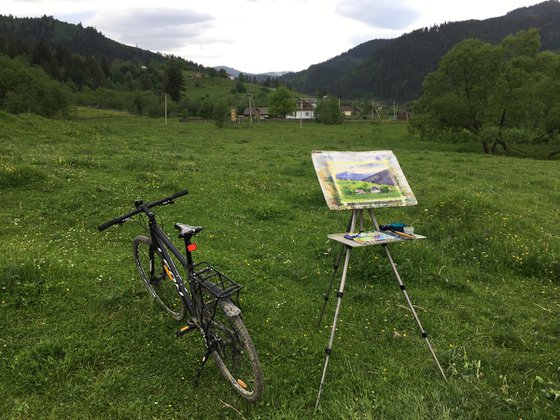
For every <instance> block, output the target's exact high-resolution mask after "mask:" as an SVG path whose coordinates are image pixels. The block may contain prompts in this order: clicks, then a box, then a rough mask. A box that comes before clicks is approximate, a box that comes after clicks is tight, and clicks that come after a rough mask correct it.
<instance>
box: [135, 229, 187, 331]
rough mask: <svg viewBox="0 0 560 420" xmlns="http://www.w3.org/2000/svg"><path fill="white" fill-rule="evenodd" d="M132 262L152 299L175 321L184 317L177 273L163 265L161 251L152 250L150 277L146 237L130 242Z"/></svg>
mask: <svg viewBox="0 0 560 420" xmlns="http://www.w3.org/2000/svg"><path fill="white" fill-rule="evenodd" d="M132 244H133V245H132V251H133V255H134V262H135V264H136V268H138V272H139V274H140V277H141V278H142V280H143V282H144V285H145V286H146V288H147V289H148V291H149V292H150V294H151V295H152V297H153V299H154V300H155V301H156V302H157V303H158V304H159V305H161V306H162V307H163V309H165V310H166V311H167V312H168V313H169V314H170V315H171V316H172V317H173V318H174V319H176V320H177V321H180V320H182V319H183V318H184V317H185V313H186V309H187V305H186V303H185V301H184V300H183V298H182V297H181V295H180V294H179V291H178V289H177V284H176V282H175V278H177V277H178V274H177V272H176V271H175V269H174V268H173V266H172V265H171V264H168V263H165V262H164V258H163V255H162V253H161V251H158V250H154V255H153V267H154V276H153V277H152V276H151V271H150V267H151V265H150V264H151V261H150V248H151V246H152V240H151V239H150V238H148V237H146V236H142V235H141V236H137V237H136V238H134V240H133V242H132Z"/></svg>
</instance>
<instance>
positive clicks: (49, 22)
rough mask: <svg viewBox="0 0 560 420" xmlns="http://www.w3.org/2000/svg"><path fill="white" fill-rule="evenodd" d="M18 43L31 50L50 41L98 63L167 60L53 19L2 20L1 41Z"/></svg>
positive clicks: (4, 18) (10, 17) (158, 55)
mask: <svg viewBox="0 0 560 420" xmlns="http://www.w3.org/2000/svg"><path fill="white" fill-rule="evenodd" d="M14 40H18V41H19V42H20V46H25V45H27V46H29V45H32V44H35V43H37V42H39V41H41V40H46V41H48V43H49V44H51V45H52V46H56V45H62V46H63V47H65V48H67V49H69V50H70V51H72V52H73V53H75V54H80V55H83V56H93V57H96V58H98V59H101V58H102V57H105V58H106V59H108V60H109V61H113V60H116V59H119V60H134V61H140V62H143V63H148V62H149V61H151V60H155V61H159V62H161V61H164V60H165V57H164V56H163V55H161V54H156V53H154V52H151V51H147V50H143V49H140V48H135V47H130V46H128V45H124V44H121V43H119V42H116V41H113V40H112V39H109V38H107V37H105V36H104V35H103V34H102V33H101V32H99V31H97V30H96V29H95V28H92V27H86V28H84V27H83V26H82V25H81V24H78V25H74V24H71V23H66V22H61V21H59V20H57V19H54V18H53V17H52V16H43V17H41V18H18V17H13V16H0V41H1V42H3V43H8V42H10V41H14Z"/></svg>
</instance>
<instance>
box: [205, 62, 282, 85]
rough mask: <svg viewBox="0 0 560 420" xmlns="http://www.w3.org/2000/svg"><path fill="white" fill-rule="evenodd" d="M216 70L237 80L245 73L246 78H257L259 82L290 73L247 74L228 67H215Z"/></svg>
mask: <svg viewBox="0 0 560 420" xmlns="http://www.w3.org/2000/svg"><path fill="white" fill-rule="evenodd" d="M214 68H215V69H216V70H221V69H224V70H225V71H226V72H227V74H229V75H231V76H233V77H235V78H237V77H239V75H240V74H241V73H243V74H244V75H245V77H250V78H253V77H254V78H256V79H257V81H258V82H260V81H262V80H265V79H266V78H271V77H281V76H283V75H285V74H287V73H289V72H287V71H269V72H266V73H246V72H244V71H241V70H237V69H234V68H233V67H228V66H215V67H214Z"/></svg>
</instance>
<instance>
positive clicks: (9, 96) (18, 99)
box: [0, 55, 71, 117]
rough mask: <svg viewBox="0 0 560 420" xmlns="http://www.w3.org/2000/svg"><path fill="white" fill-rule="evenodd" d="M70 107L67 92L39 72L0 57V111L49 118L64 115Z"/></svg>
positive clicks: (36, 68) (33, 68) (22, 63)
mask: <svg viewBox="0 0 560 420" xmlns="http://www.w3.org/2000/svg"><path fill="white" fill-rule="evenodd" d="M70 103H71V100H70V93H69V92H68V90H67V89H66V88H65V87H64V86H62V85H61V84H60V83H58V82H56V81H54V80H52V79H51V78H50V77H49V76H47V74H46V73H45V72H44V71H43V70H42V69H40V68H38V67H30V66H28V65H27V64H25V63H24V62H23V61H21V60H18V59H11V58H8V57H6V56H2V55H0V107H2V108H4V109H5V110H6V111H8V112H11V113H12V114H21V113H24V112H30V113H33V114H37V115H42V116H44V117H52V116H53V115H55V114H58V113H62V114H64V115H66V114H67V113H68V110H69V108H70Z"/></svg>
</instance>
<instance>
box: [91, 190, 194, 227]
mask: <svg viewBox="0 0 560 420" xmlns="http://www.w3.org/2000/svg"><path fill="white" fill-rule="evenodd" d="M188 193H189V192H188V191H187V190H183V191H179V192H176V193H175V194H171V195H170V196H168V197H164V198H162V199H161V200H157V201H152V202H151V203H144V204H140V205H137V207H136V209H134V210H132V211H131V212H129V213H127V214H123V215H122V216H119V217H116V218H114V219H112V220H109V221H108V222H105V223H102V224H100V225H99V226H97V229H98V230H99V231H103V230H105V229H107V228H108V227H111V226H113V225H117V224H118V225H120V224H123V223H124V222H126V221H127V220H128V219H130V218H131V217H132V216H135V215H137V214H138V213H142V212H143V211H145V209H146V208H148V209H149V208H151V207H155V206H159V205H162V206H166V205H167V204H171V203H172V202H173V200H175V199H176V198H179V197H182V196H184V195H187V194H188Z"/></svg>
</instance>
